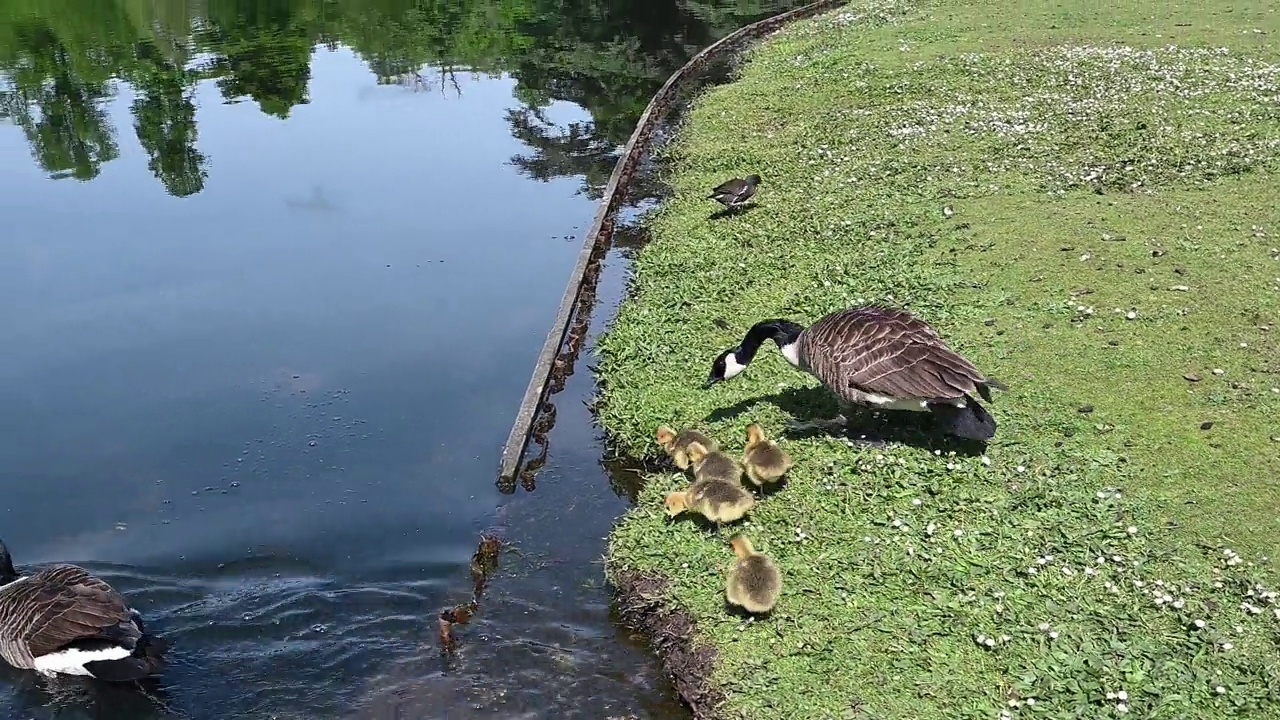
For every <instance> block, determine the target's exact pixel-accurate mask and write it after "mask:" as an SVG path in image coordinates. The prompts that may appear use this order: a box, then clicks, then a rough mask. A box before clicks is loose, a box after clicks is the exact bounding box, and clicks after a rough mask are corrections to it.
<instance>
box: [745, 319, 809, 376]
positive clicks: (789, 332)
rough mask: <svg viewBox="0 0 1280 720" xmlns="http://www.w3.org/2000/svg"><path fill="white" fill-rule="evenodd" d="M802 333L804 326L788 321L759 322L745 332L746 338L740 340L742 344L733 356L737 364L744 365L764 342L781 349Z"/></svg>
mask: <svg viewBox="0 0 1280 720" xmlns="http://www.w3.org/2000/svg"><path fill="white" fill-rule="evenodd" d="M802 332H804V326H803V325H800V324H799V323H794V322H791V321H790V320H783V319H780V318H779V319H773V320H761V321H760V322H758V323H756V324H755V325H752V326H751V329H750V330H748V331H747V335H746V337H744V338H742V344H741V345H739V346H738V352H736V353H734V355H736V356H737V358H738V362H740V363H742V364H743V365H746V364H747V363H749V362H751V359H752V358H754V357H755V356H756V351H758V350H759V349H760V345H761V344H763V343H764V341H765V340H772V341H774V342H775V343H777V345H778V347H779V348H782V347H785V346H787V345H790V344H791V343H793V342H795V341H796V340H797V339H799V337H800V333H802Z"/></svg>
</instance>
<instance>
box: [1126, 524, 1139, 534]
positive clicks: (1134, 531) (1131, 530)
mask: <svg viewBox="0 0 1280 720" xmlns="http://www.w3.org/2000/svg"><path fill="white" fill-rule="evenodd" d="M1125 532H1127V533H1129V534H1130V535H1137V534H1138V528H1136V527H1134V526H1132V525H1130V526H1129V527H1127V528H1125Z"/></svg>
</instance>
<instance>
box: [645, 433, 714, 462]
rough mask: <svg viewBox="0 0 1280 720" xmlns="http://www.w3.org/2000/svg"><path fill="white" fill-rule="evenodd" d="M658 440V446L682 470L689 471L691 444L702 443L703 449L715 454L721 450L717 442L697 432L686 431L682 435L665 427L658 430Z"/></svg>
mask: <svg viewBox="0 0 1280 720" xmlns="http://www.w3.org/2000/svg"><path fill="white" fill-rule="evenodd" d="M657 438H658V445H660V446H661V447H662V449H663V450H665V451H666V453H667V456H668V457H670V458H671V461H672V462H674V463H675V464H676V467H678V468H680V469H681V470H688V469H689V462H690V461H689V454H688V448H689V444H690V443H694V442H696V443H701V444H702V446H703V447H705V448H707V449H708V450H711V451H713V452H714V451H716V450H719V449H720V447H719V445H717V444H716V441H715V440H712V439H711V438H709V437H707V436H706V435H703V434H702V433H700V432H698V431H697V430H685V431H683V432H681V433H676V431H675V430H672V429H671V428H669V427H667V426H666V425H663V426H662V427H659V428H658V432H657Z"/></svg>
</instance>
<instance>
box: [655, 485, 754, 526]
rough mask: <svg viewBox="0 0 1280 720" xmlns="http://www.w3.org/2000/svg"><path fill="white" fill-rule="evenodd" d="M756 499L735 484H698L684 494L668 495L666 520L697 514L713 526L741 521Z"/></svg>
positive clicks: (681, 491)
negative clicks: (688, 512) (686, 512)
mask: <svg viewBox="0 0 1280 720" xmlns="http://www.w3.org/2000/svg"><path fill="white" fill-rule="evenodd" d="M755 505H756V499H755V496H753V495H752V494H751V493H749V492H747V491H746V490H745V489H743V487H742V486H741V485H739V484H738V483H736V482H725V481H723V480H715V479H713V480H699V481H697V482H695V483H694V484H692V485H690V486H689V487H688V488H687V489H685V490H679V491H676V492H672V493H667V499H666V506H667V517H675V516H677V515H679V514H680V513H682V512H685V511H692V512H696V513H698V514H700V515H702V516H703V517H705V518H706V519H708V520H710V521H711V522H713V523H716V525H720V524H721V523H731V522H737V521H738V520H741V519H742V517H743V516H744V515H746V514H747V513H748V512H750V511H751V508H753V507H755Z"/></svg>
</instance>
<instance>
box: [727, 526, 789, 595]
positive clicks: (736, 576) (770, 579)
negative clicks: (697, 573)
mask: <svg viewBox="0 0 1280 720" xmlns="http://www.w3.org/2000/svg"><path fill="white" fill-rule="evenodd" d="M729 545H731V546H732V547H733V554H734V555H736V556H737V559H736V560H734V561H733V564H732V565H730V566H729V572H728V573H727V574H726V577H725V598H726V599H728V601H729V602H730V603H732V604H734V605H737V606H739V607H741V608H743V609H744V610H746V611H747V612H750V613H755V614H761V613H767V612H769V611H770V610H772V609H773V606H774V605H776V604H777V602H778V595H779V594H781V592H782V574H781V573H779V572H778V567H777V566H776V565H774V564H773V560H772V559H770V558H769V556H768V555H765V554H764V553H760V552H756V550H755V548H754V547H752V545H751V540H749V539H747V537H746V536H744V535H734V536H733V537H732V538H730V540H729Z"/></svg>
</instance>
